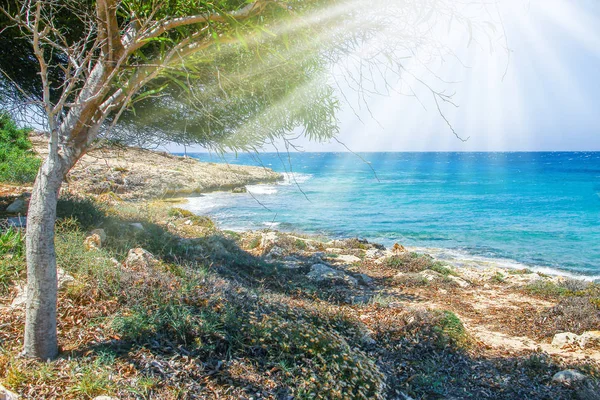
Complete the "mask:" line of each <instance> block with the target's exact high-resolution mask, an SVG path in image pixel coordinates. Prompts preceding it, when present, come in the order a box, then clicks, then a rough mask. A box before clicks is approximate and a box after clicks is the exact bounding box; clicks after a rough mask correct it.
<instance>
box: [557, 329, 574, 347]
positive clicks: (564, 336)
mask: <svg viewBox="0 0 600 400" xmlns="http://www.w3.org/2000/svg"><path fill="white" fill-rule="evenodd" d="M552 346H554V347H558V348H559V349H565V348H569V347H574V346H579V335H577V334H575V333H572V332H562V333H557V334H556V335H554V338H552Z"/></svg>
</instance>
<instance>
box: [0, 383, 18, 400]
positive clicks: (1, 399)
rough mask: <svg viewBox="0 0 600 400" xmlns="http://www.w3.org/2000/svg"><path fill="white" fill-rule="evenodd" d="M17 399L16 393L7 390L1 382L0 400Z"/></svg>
mask: <svg viewBox="0 0 600 400" xmlns="http://www.w3.org/2000/svg"><path fill="white" fill-rule="evenodd" d="M18 399H19V395H18V394H16V393H14V392H11V391H10V390H8V389H7V388H5V387H4V386H2V384H0V400H18Z"/></svg>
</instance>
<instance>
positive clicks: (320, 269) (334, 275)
mask: <svg viewBox="0 0 600 400" xmlns="http://www.w3.org/2000/svg"><path fill="white" fill-rule="evenodd" d="M306 276H307V277H308V278H309V279H311V280H313V281H315V282H324V281H332V282H344V283H347V284H349V285H352V286H356V285H357V284H358V282H357V280H356V279H354V278H353V277H351V276H348V275H347V274H345V273H344V272H342V271H338V270H337V269H333V268H330V267H328V266H327V265H325V264H314V265H313V266H312V267H310V272H309V273H308V274H307V275H306Z"/></svg>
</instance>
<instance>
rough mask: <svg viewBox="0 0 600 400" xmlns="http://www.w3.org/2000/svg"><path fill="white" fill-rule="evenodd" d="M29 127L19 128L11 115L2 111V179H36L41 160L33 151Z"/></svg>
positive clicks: (21, 181) (11, 180) (0, 128)
mask: <svg viewBox="0 0 600 400" xmlns="http://www.w3.org/2000/svg"><path fill="white" fill-rule="evenodd" d="M28 133H29V130H28V129H19V128H17V125H16V124H15V123H14V121H13V120H12V119H11V118H10V116H9V115H8V114H6V113H0V181H2V182H9V183H29V182H33V181H34V180H35V177H36V175H37V172H38V169H39V168H40V164H41V160H40V159H39V158H38V157H36V156H35V154H34V153H33V152H32V151H31V142H30V141H29V138H28V136H27V135H28Z"/></svg>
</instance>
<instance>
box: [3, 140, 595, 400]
mask: <svg viewBox="0 0 600 400" xmlns="http://www.w3.org/2000/svg"><path fill="white" fill-rule="evenodd" d="M40 151H42V150H41V149H40ZM230 168H233V169H232V170H230ZM195 174H198V176H196V175H195ZM213 174H214V175H213ZM119 177H120V179H121V180H119V179H117V178H119ZM136 177H137V178H136ZM278 178H279V176H278V174H276V173H274V172H272V171H268V170H264V169H261V168H251V167H232V166H226V165H211V164H202V163H199V162H197V161H194V160H189V159H185V158H181V157H174V156H170V155H167V154H160V153H154V152H148V151H145V150H139V149H116V148H113V149H109V150H107V149H99V150H97V153H92V154H89V155H87V156H86V157H85V158H84V160H82V163H81V164H80V165H79V166H78V167H77V168H76V169H75V171H73V173H72V174H71V176H70V182H69V185H68V189H70V191H71V192H75V193H76V194H77V193H79V194H82V195H83V194H85V195H89V194H94V195H95V198H96V200H94V201H93V202H89V201H87V200H86V201H83V202H82V203H77V201H78V200H73V199H69V200H68V201H70V202H73V201H75V203H73V205H74V206H73V207H72V209H73V210H75V211H73V212H72V213H71V214H69V215H67V216H65V217H64V220H61V221H59V229H58V239H57V246H58V255H59V267H60V268H61V270H60V276H61V277H62V279H61V289H60V290H61V294H60V298H61V300H60V302H61V303H60V304H61V308H60V312H61V314H60V317H59V326H60V329H61V338H62V339H61V340H63V343H62V346H63V351H64V352H65V354H68V357H66V358H61V359H60V360H58V361H57V362H55V363H54V364H52V365H50V366H47V367H45V368H47V369H48V371H47V372H46V373H45V375H44V376H43V377H40V376H38V375H39V374H37V373H34V372H31V371H36V370H37V369H39V368H41V367H40V366H39V365H34V364H32V363H33V362H30V361H26V360H20V359H19V358H18V356H17V354H18V351H19V348H20V342H19V341H20V337H21V331H20V327H21V326H22V323H23V301H22V299H23V298H24V296H23V279H24V259H22V255H17V253H16V252H14V251H13V254H11V253H10V252H9V253H8V255H2V257H1V258H0V261H2V262H5V261H6V262H8V263H14V262H15V260H19V261H18V262H19V263H20V264H19V268H20V269H16V272H15V273H14V275H15V276H16V277H17V278H15V279H13V280H12V281H9V284H7V287H8V289H5V290H4V292H1V293H2V295H1V296H0V326H2V327H5V328H6V329H5V330H4V331H3V332H0V345H1V346H2V352H0V370H4V371H5V372H0V382H1V383H2V384H4V385H5V386H7V387H8V388H9V389H10V390H13V391H15V392H18V394H19V395H21V396H24V397H30V398H36V397H39V396H40V394H43V393H45V394H46V395H48V396H50V397H52V396H54V397H61V398H63V397H66V398H78V396H79V395H81V394H82V393H84V394H83V396H84V397H88V398H93V397H95V396H96V395H105V394H110V395H113V396H115V397H114V398H134V397H135V395H134V394H132V393H141V392H143V390H147V392H143V393H146V394H145V396H146V397H148V398H179V397H178V396H179V395H178V394H177V393H182V391H186V392H187V393H193V396H192V397H194V396H195V397H197V398H227V399H229V398H230V399H233V398H248V399H249V398H253V399H262V398H269V399H293V398H311V397H317V398H386V399H459V398H490V399H496V398H498V399H500V398H502V399H515V400H516V399H519V400H520V399H546V398H547V399H550V398H552V399H573V398H575V399H580V400H597V399H599V398H600V384H599V383H598V379H600V286H599V285H598V284H596V283H592V282H585V281H581V280H575V279H569V278H566V277H559V276H548V275H545V274H543V273H537V272H534V271H531V270H528V269H522V270H517V269H507V268H499V267H490V266H477V265H469V266H465V265H454V264H453V263H452V262H448V261H444V260H438V259H435V258H434V257H432V256H430V255H428V254H424V253H423V252H421V251H416V250H415V249H410V248H405V247H404V246H402V244H396V245H394V246H392V247H390V248H386V247H384V246H382V245H379V244H376V243H370V242H368V241H366V240H360V239H343V240H340V239H335V238H333V239H332V238H323V237H314V236H308V235H304V234H298V233H289V232H278V231H273V230H263V231H247V232H232V231H221V230H219V229H218V228H217V227H216V226H215V224H214V223H213V222H212V221H211V220H210V219H209V218H207V217H204V216H196V215H193V214H191V213H190V212H189V211H186V210H184V209H181V208H177V205H176V204H173V203H170V202H165V201H156V199H157V198H162V197H165V196H176V195H187V194H189V193H198V192H199V191H207V190H217V189H226V190H231V188H233V187H243V185H245V184H249V183H256V182H262V181H271V180H276V179H278ZM132 179H133V180H135V179H140V182H142V183H140V184H139V185H138V184H132V183H130V180H132ZM154 179H156V180H158V182H152V180H154ZM188 179H194V182H193V183H189V182H187V180H188ZM107 185H108V186H107ZM6 190H8V189H6ZM17 192H18V191H17ZM5 193H8V192H6V191H5ZM14 195H16V194H14ZM14 195H13V199H12V200H13V201H12V203H14ZM6 197H7V198H8V197H10V196H9V195H8V194H6ZM148 199H153V200H152V201H148ZM108 200H110V201H108ZM124 200H135V201H124ZM6 203H8V202H6ZM77 210H79V211H77ZM81 215H84V217H82V216H81ZM89 215H93V216H96V217H94V218H88V216H89ZM78 218H79V220H78ZM82 221H85V223H84V222H82ZM0 266H1V264H0ZM123 288H127V289H126V290H124V289H123ZM157 293H158V295H157ZM106 354H115V355H116V356H114V357H113V358H110V360H111V361H110V363H108V364H103V363H104V362H105V361H102V360H104V358H103V357H106ZM88 369H89V370H93V371H94V376H100V377H103V378H102V379H103V380H102V381H101V383H98V382H97V381H96V380H94V382H96V384H97V385H99V386H98V387H96V386H94V387H93V388H92V389H90V388H89V387H87V386H86V387H83V386H82V385H83V384H82V382H81V379H82V378H81V376H87V375H85V374H86V372H85V371H88ZM77 371H79V372H77ZM82 371H83V372H82ZM82 374H83V375H82ZM86 379H92V378H91V377H88V378H86ZM94 379H99V378H94ZM145 380H149V382H152V383H151V384H148V385H149V387H150V388H149V389H143V390H142V389H140V388H141V386H140V385H141V384H140V382H145ZM82 387H83V389H82ZM127 388H133V389H131V390H129V389H127ZM319 396H320V397H319Z"/></svg>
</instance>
